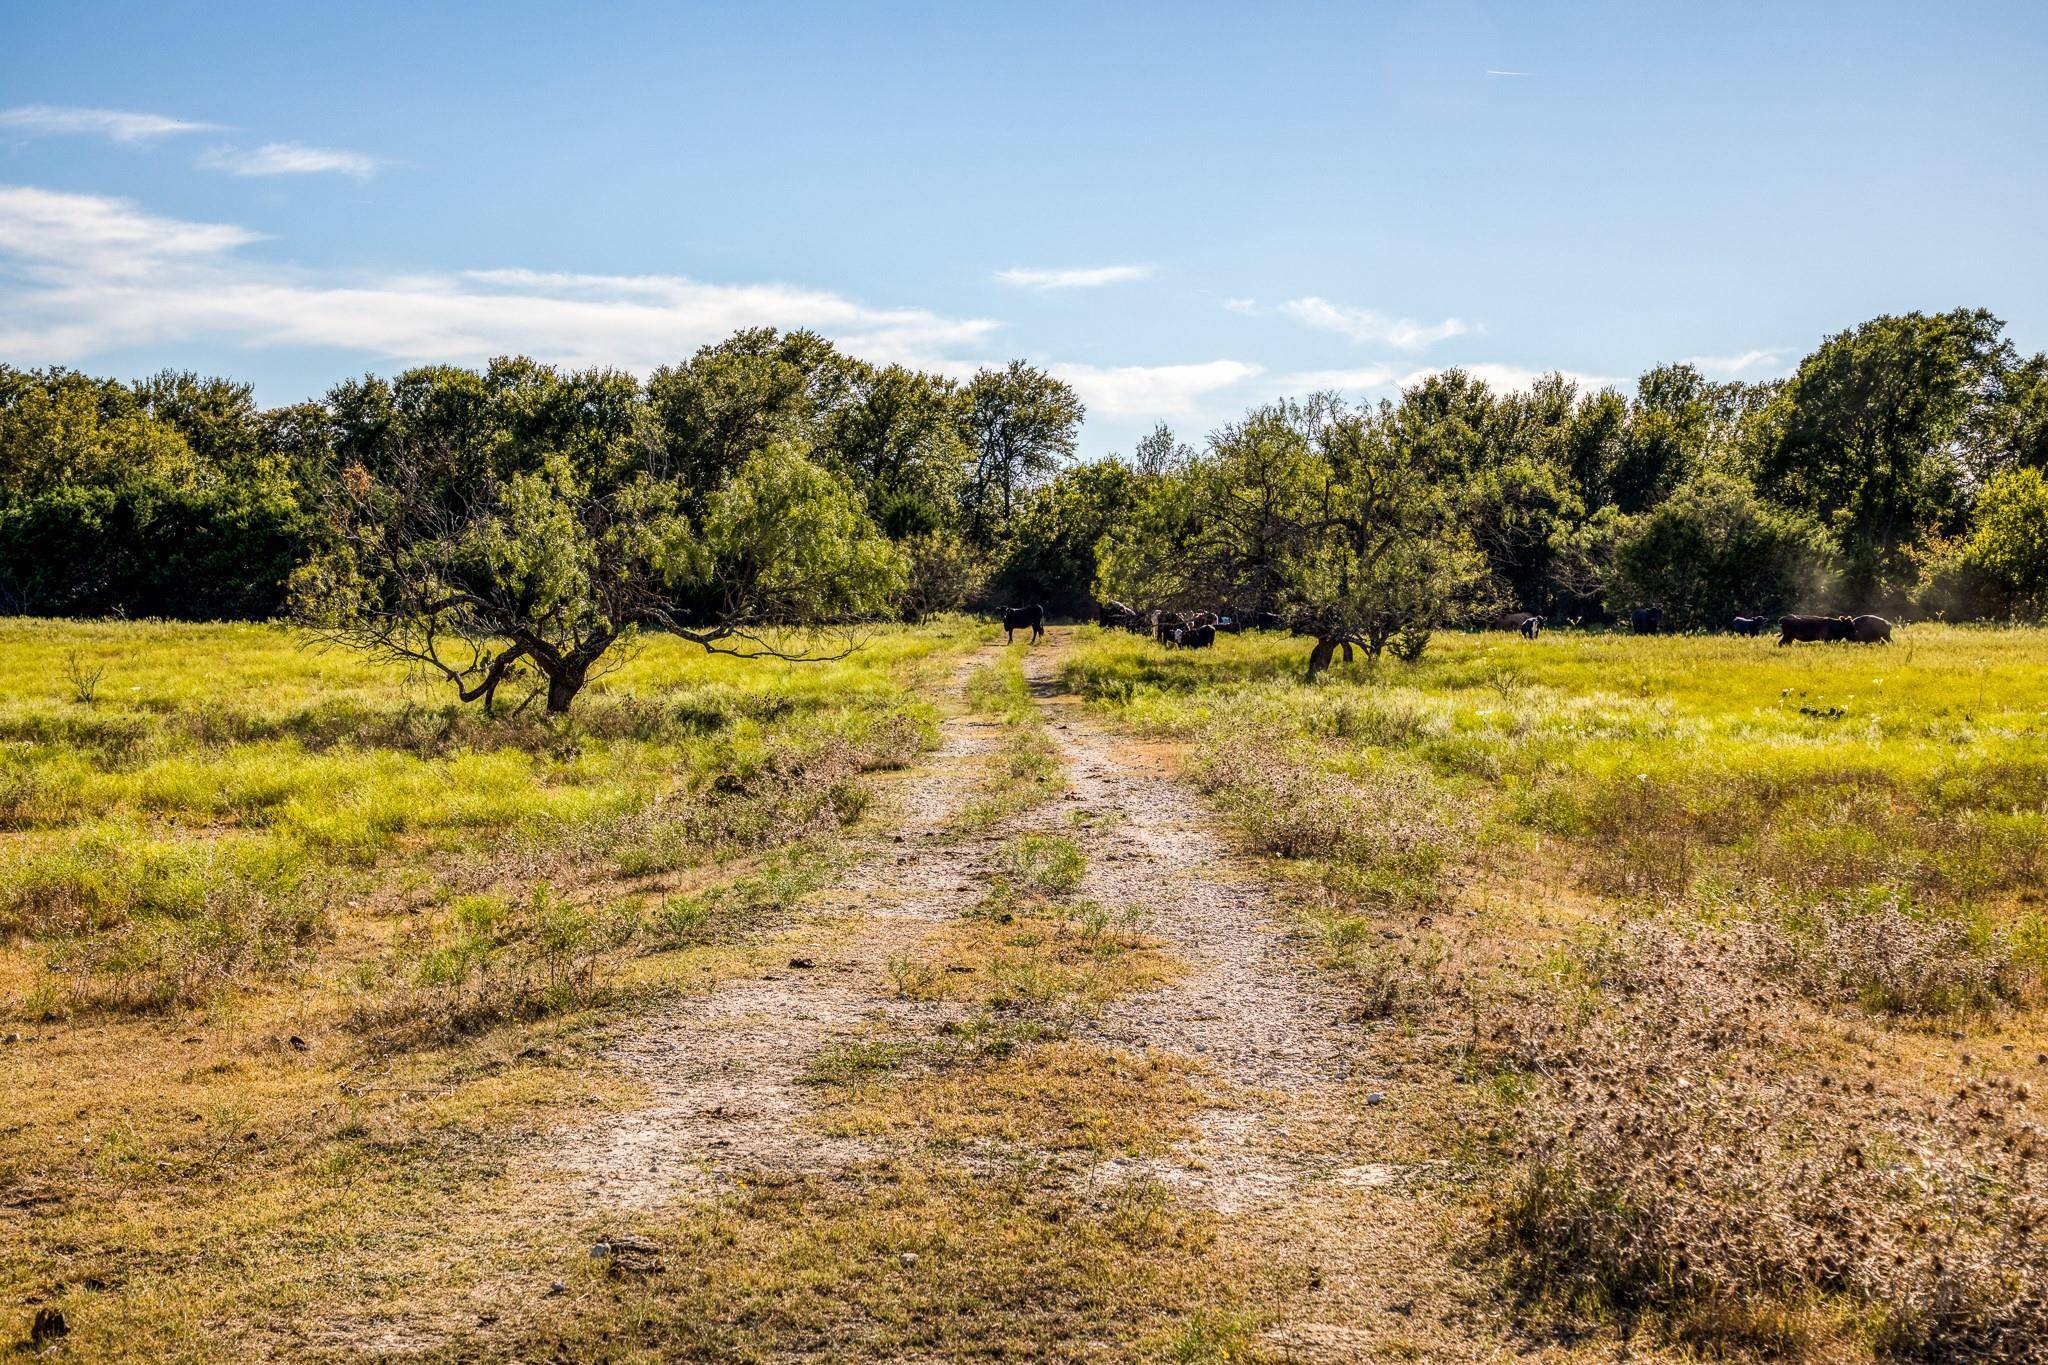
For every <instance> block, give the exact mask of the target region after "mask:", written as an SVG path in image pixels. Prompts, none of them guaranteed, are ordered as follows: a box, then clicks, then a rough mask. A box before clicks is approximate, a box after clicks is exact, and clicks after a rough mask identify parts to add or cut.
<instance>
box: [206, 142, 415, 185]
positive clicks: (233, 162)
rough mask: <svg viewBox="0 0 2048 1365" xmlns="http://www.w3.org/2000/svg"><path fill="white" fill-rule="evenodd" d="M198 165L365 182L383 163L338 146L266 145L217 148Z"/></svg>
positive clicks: (237, 172)
mask: <svg viewBox="0 0 2048 1365" xmlns="http://www.w3.org/2000/svg"><path fill="white" fill-rule="evenodd" d="M199 164H200V165H201V166H203V167H205V168H206V169H207V170H210V171H226V172H227V173H228V174H229V175H347V176H353V177H355V178H356V179H357V180H367V179H369V177H371V176H372V175H375V174H376V173H377V170H378V168H380V167H381V166H383V164H384V163H383V162H382V161H381V160H379V159H378V158H376V157H374V156H369V155H367V154H365V153H363V152H349V151H343V150H341V149H340V148H337V147H308V146H306V145H305V144H303V143H299V142H266V143H264V144H263V145H262V146H261V147H216V148H214V149H213V150H212V151H210V152H207V153H206V154H205V155H204V156H202V157H200V158H199Z"/></svg>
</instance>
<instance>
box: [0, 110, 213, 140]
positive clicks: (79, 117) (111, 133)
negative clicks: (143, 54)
mask: <svg viewBox="0 0 2048 1365" xmlns="http://www.w3.org/2000/svg"><path fill="white" fill-rule="evenodd" d="M0 130H12V131H14V132H17V133H23V134H26V135H28V136H30V137H56V136H67V135H71V136H75V135H85V136H90V137H103V138H107V139H109V140H110V141H113V142H152V141H154V140H156V139H157V138H163V137H177V136H180V135H182V134H186V133H215V132H219V131H221V127H220V125H219V124H217V123H197V122H194V121H193V120H191V119H181V118H171V117H170V116H168V115H166V114H139V113H133V112H130V111H129V110H126V109H79V108H73V107H71V106H68V105H61V104H23V105H17V106H15V107H14V108H12V109H0Z"/></svg>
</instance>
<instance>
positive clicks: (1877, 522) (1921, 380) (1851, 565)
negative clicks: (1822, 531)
mask: <svg viewBox="0 0 2048 1365" xmlns="http://www.w3.org/2000/svg"><path fill="white" fill-rule="evenodd" d="M2002 331H2003V324H2001V323H2000V322H1999V321H1998V319H1996V318H1994V317H1993V316H1991V314H1990V313H1988V312H1985V311H1984V310H1982V309H1957V310H1955V311H1954V312H1949V313H1936V314H1931V315H1930V314H1925V313H1907V314H1904V315H1902V316H1897V317H1893V316H1889V315H1888V316H1885V317H1880V318H1875V319H1873V320H1872V321H1870V322H1866V323H1864V324H1863V325H1862V326H1860V327H1857V328H1855V329H1853V330H1851V331H1847V332H1841V333H1838V334H1837V335H1835V336H1831V337H1829V338H1828V339H1827V340H1826V341H1825V342H1823V343H1822V344H1821V346H1820V349H1819V350H1817V351H1815V352H1814V353H1813V354H1812V355H1810V356H1808V357H1807V358H1806V359H1805V360H1804V361H1802V362H1801V363H1800V366H1799V370H1798V373H1797V374H1795V375H1794V376H1793V378H1792V380H1791V382H1790V383H1789V384H1788V385H1786V387H1785V388H1784V389H1783V391H1782V392H1781V393H1780V394H1779V395H1778V396H1777V399H1776V401H1775V402H1774V403H1773V404H1772V406H1771V408H1770V410H1769V411H1768V412H1767V413H1766V414H1765V419H1764V421H1763V423H1762V424H1761V425H1760V427H1759V436H1760V440H1759V442H1758V445H1759V449H1758V450H1757V452H1756V466H1757V474H1758V481H1759V483H1760V485H1761V486H1762V487H1763V489H1764V491H1765V492H1767V493H1769V494H1770V495H1771V496H1772V497H1774V498H1776V499H1777V500H1779V501H1780V502H1783V503H1785V504H1786V505H1788V506H1791V507H1794V508H1797V509H1799V510H1801V511H1804V512H1808V513H1811V514H1812V515H1814V516H1816V517H1818V518H1819V519H1820V520H1821V521H1822V522H1823V523H1824V524H1826V525H1827V526H1828V528H1829V530H1830V532H1831V533H1832V534H1833V536H1834V538H1835V544H1836V547H1837V550H1838V552H1839V555H1840V558H1841V562H1842V568H1843V578H1844V588H1845V590H1846V592H1847V593H1848V595H1849V597H1850V599H1851V601H1852V603H1853V604H1854V605H1857V606H1859V607H1860V606H1868V605H1875V604H1877V603H1879V602H1882V601H1885V600H1887V599H1889V598H1894V597H1896V596H1898V595H1899V594H1900V593H1901V592H1903V591H1904V590H1905V589H1906V588H1909V587H1910V586H1911V584H1912V581H1913V578H1914V575H1915V573H1916V569H1915V565H1914V559H1913V555H1914V551H1915V549H1916V547H1918V546H1920V545H1923V544H1925V543H1926V542H1927V541H1929V540H1930V539H1932V538H1934V537H1936V536H1939V535H1942V534H1950V533H1953V532H1954V531H1955V530H1957V529H1959V527H1960V523H1961V519H1962V514H1963V511H1964V507H1965V502H1966V498H1965V494H1966V489H1965V481H1964V471H1963V458H1962V457H1963V452H1964V451H1965V450H1966V449H1967V448H1968V447H1969V446H1970V445H1971V444H1972V442H1973V434H1974V433H1975V432H1976V431H1977V430H1978V428H1980V427H1981V425H1982V424H1983V422H1984V420H1985V419H1986V416H1987V413H1988V408H1989V404H1990V403H1991V401H1992V400H1993V399H1994V398H1995V396H1996V394H1997V392H1998V380H1999V378H2000V376H2001V375H2002V373H2003V372H2004V369H2005V367H2006V364H2007V363H2008V360H2009V350H2008V347H2007V346H2006V343H2005V342H2004V341H2003V340H2002V336H2001V334H2002Z"/></svg>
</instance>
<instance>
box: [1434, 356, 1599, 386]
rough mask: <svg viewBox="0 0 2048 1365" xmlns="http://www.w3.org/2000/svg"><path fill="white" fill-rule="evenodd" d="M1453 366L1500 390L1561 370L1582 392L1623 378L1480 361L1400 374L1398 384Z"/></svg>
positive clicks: (1533, 380) (1522, 384)
mask: <svg viewBox="0 0 2048 1365" xmlns="http://www.w3.org/2000/svg"><path fill="white" fill-rule="evenodd" d="M1453 369H1457V370H1463V371H1464V372H1465V373H1466V374H1469V375H1471V376H1472V377H1473V378H1474V379H1478V380H1483V381H1484V382H1485V384H1486V387H1488V388H1490V389H1496V390H1500V391H1502V392H1519V393H1527V392H1528V391H1529V390H1530V389H1532V388H1534V387H1535V385H1536V381H1537V380H1539V379H1546V378H1548V377H1549V376H1551V375H1553V374H1561V375H1563V376H1564V377H1565V378H1566V379H1569V380H1570V381H1571V382H1572V383H1574V384H1576V385H1578V386H1579V391H1580V392H1581V393H1598V392H1599V391H1600V390H1601V389H1610V388H1613V387H1615V386H1616V385H1618V384H1620V383H1621V382H1622V381H1621V380H1620V379H1618V378H1616V377H1614V376H1613V375H1604V374H1580V373H1579V372H1578V371H1576V370H1532V369H1529V368H1527V367H1526V366H1522V365H1500V364H1494V363H1490V362H1486V361H1481V362H1480V363H1478V364H1474V365H1445V366H1441V367H1439V368H1436V369H1428V370H1416V371H1415V372H1414V373H1412V374H1406V375H1403V376H1401V384H1400V386H1401V387H1402V388H1404V389H1406V388H1410V387H1412V386H1414V385H1416V384H1420V383H1421V382H1422V381H1423V380H1425V379H1427V378H1429V377H1430V376H1431V375H1433V374H1442V373H1444V371H1446V370H1453Z"/></svg>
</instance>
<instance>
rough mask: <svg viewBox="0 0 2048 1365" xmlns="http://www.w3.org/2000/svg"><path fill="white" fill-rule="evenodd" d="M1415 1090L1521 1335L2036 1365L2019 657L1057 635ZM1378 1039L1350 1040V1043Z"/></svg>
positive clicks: (1980, 639)
mask: <svg viewBox="0 0 2048 1365" xmlns="http://www.w3.org/2000/svg"><path fill="white" fill-rule="evenodd" d="M1091 635H1092V633H1091V632H1086V631H1084V632H1082V637H1083V642H1082V647H1081V648H1080V649H1079V650H1077V651H1076V653H1075V656H1074V658H1073V659H1072V661H1071V662H1070V663H1069V664H1068V666H1067V668H1066V670H1065V673H1064V677H1065V680H1066V681H1067V683H1068V685H1070V686H1072V687H1074V688H1075V689H1076V690H1078V691H1081V692H1082V693H1083V694H1084V695H1087V696H1089V697H1091V698H1092V699H1093V700H1094V701H1095V702H1096V703H1097V704H1098V705H1100V706H1103V707H1105V708H1107V709H1109V710H1110V711H1111V712H1112V713H1113V714H1115V715H1116V716H1118V717H1119V718H1120V719H1121V720H1122V722H1123V723H1124V724H1126V725H1128V726H1130V727H1131V728H1133V729H1135V730H1137V731H1139V732H1140V733H1144V734H1148V735H1153V736H1158V737H1161V738H1165V739H1168V740H1172V741H1176V742H1178V743H1180V744H1181V745H1183V746H1184V752H1185V755H1186V761H1187V763H1188V766H1189V767H1190V768H1191V770H1192V771H1193V772H1194V773H1195V774H1196V775H1197V776H1198V777H1199V778H1200V780H1201V781H1202V782H1203V785H1204V786H1205V788H1206V789H1207V790H1208V791H1209V792H1210V794H1211V795H1212V797H1213V798H1214V799H1215V801H1216V802H1217V805H1218V807H1219V809H1220V810H1221V811H1223V812H1224V813H1225V814H1227V815H1228V816H1230V817H1231V818H1232V820H1233V822H1234V823H1235V824H1236V825H1237V826H1238V827H1239V828H1240V830H1242V831H1243V833H1244V835H1245V837H1246V839H1247V841H1248V842H1249V843H1251V844H1252V845H1253V846H1254V847H1256V848H1259V849H1261V850H1264V851H1267V852H1270V853H1272V854H1274V855H1276V856H1277V858H1279V859H1280V860H1281V865H1280V868H1279V869H1278V870H1280V871H1282V872H1287V873H1292V874H1293V878H1292V879H1293V880H1295V881H1296V882H1297V883H1300V884H1302V885H1303V890H1302V892H1301V894H1298V895H1296V896H1295V897H1294V899H1295V902H1296V905H1297V908H1298V909H1299V911H1300V912H1301V914H1302V918H1303V923H1304V927H1305V928H1306V929H1308V930H1310V931H1311V932H1313V933H1314V934H1315V936H1316V938H1317V939H1318V941H1319V942H1320V943H1321V944H1322V946H1323V948H1324V957H1325V960H1326V962H1327V963H1328V965H1329V966H1330V967H1331V968H1332V969H1333V970H1338V971H1342V972H1344V973H1346V974H1347V975H1348V976H1349V977H1350V978H1351V979H1352V980H1353V981H1354V983H1355V984H1356V985H1357V987H1358V990H1359V995H1358V999H1359V1002H1360V1003H1359V1008H1358V1009H1357V1010H1356V1011H1355V1014H1356V1017H1357V1018H1359V1019H1360V1020H1363V1021H1378V1020H1388V1021H1391V1023H1392V1025H1393V1026H1394V1027H1396V1028H1398V1029H1400V1030H1401V1032H1400V1033H1399V1035H1398V1036H1399V1037H1400V1038H1402V1039H1404V1040H1405V1044H1404V1046H1406V1047H1407V1048H1408V1049H1409V1050H1410V1051H1411V1052H1412V1053H1413V1055H1414V1057H1415V1059H1416V1061H1417V1064H1418V1065H1425V1064H1426V1067H1427V1069H1431V1070H1438V1069H1451V1070H1455V1071H1457V1072H1458V1073H1460V1075H1461V1076H1462V1077H1463V1078H1465V1079H1466V1080H1468V1081H1470V1082H1473V1084H1471V1085H1469V1086H1468V1087H1466V1088H1465V1091H1464V1094H1465V1099H1464V1101H1463V1103H1462V1106H1456V1107H1455V1112H1456V1114H1457V1118H1456V1121H1454V1122H1446V1123H1445V1124H1443V1125H1441V1126H1440V1127H1439V1128H1438V1129H1437V1130H1436V1131H1434V1132H1433V1133H1431V1134H1428V1135H1426V1136H1427V1137H1428V1140H1429V1142H1430V1143H1431V1144H1433V1145H1434V1146H1435V1147H1436V1149H1437V1150H1439V1151H1449V1152H1455V1153H1458V1154H1459V1155H1460V1159H1461V1160H1463V1161H1464V1162H1465V1163H1467V1165H1468V1173H1469V1175H1470V1176H1471V1178H1472V1183H1471V1185H1470V1186H1469V1188H1470V1190H1471V1191H1472V1197H1471V1199H1470V1200H1469V1203H1468V1205H1467V1207H1466V1209H1465V1211H1464V1213H1463V1215H1462V1216H1461V1217H1460V1218H1459V1219H1458V1220H1456V1221H1454V1223H1453V1224H1452V1225H1451V1226H1450V1227H1449V1228H1448V1233H1447V1235H1448V1236H1449V1238H1450V1240H1451V1241H1452V1243H1453V1244H1455V1245H1459V1246H1462V1247H1463V1248H1465V1249H1466V1251H1468V1252H1469V1253H1470V1254H1471V1258H1472V1263H1473V1265H1474V1266H1475V1267H1476V1268H1479V1269H1481V1270H1482V1271H1484V1270H1487V1269H1490V1270H1491V1271H1492V1272H1493V1273H1494V1274H1495V1275H1497V1277H1498V1281H1499V1283H1500V1284H1501V1285H1502V1286H1503V1288H1504V1290H1505V1292H1506V1296H1507V1303H1508V1305H1509V1306H1508V1307H1507V1308H1506V1309H1505V1311H1507V1312H1510V1313H1512V1314H1514V1315H1515V1316H1516V1317H1518V1318H1523V1319H1530V1318H1533V1319H1534V1320H1536V1321H1544V1320H1549V1321H1552V1322H1556V1323H1560V1324H1562V1325H1565V1326H1568V1327H1569V1329H1570V1330H1572V1331H1574V1332H1592V1333H1595V1334H1599V1333H1611V1334H1614V1335H1616V1336H1620V1337H1625V1338H1631V1339H1635V1340H1642V1339H1643V1334H1644V1333H1648V1334H1650V1335H1651V1336H1653V1337H1655V1338H1657V1339H1661V1340H1662V1341H1664V1342H1666V1343H1668V1344H1670V1345H1671V1346H1673V1347H1675V1348H1676V1349H1678V1350H1681V1351H1684V1352H1697V1353H1701V1354H1708V1355H1719V1354H1730V1353H1733V1354H1737V1355H1759V1356H1781V1355H1795V1356H1806V1357H1809V1358H1814V1359H1840V1358H1870V1357H1880V1358H1914V1359H1964V1358H1983V1359H1999V1360H2004V1359H2011V1360H2019V1359H2031V1358H2037V1357H2038V1355H2039V1354H2040V1352H2041V1351H2042V1350H2043V1349H2048V1348H2044V1344H2043V1343H2044V1342H2048V1318H2044V1304H2048V1259H2044V1257H2043V1252H2042V1248H2043V1247H2044V1245H2048V1237H2044V1235H2043V1232H2044V1230H2048V1207H2044V1204H2043V1199H2044V1195H2043V1191H2048V1170H2044V1167H2043V1162H2044V1160H2048V1133H2044V1128H2043V1125H2044V1122H2048V1105H2044V1101H2043V1096H2042V1094H2041V1091H2040V1086H2041V1085H2042V1084H2043V1083H2044V1081H2048V1071H2043V1070H2042V1068H2043V1067H2044V1066H2048V1028H2044V1021H2043V1018H2042V1013H2041V1012H2042V1010H2043V1008H2044V1006H2048V992H2044V981H2048V922H2044V919H2043V916H2042V913H2041V905H2042V895H2043V882H2044V878H2048V763H2044V760H2043V758H2042V755H2043V754H2044V753H2048V722H2044V717H2048V634H2044V633H2042V632H2039V631H2012V632H1984V631H1965V630H1953V629H1947V628H1942V627H1926V628H1916V629H1915V630H1914V631H1913V632H1911V634H1910V637H1909V638H1908V640H1907V641H1906V642H1905V643H1906V644H1908V645H1910V647H1909V648H1895V649H1894V650H1892V651H1889V652H1885V653H1882V654H1880V653H1876V652H1873V651H1869V650H1863V651H1851V650H1834V651H1819V650H1814V651H1806V652H1803V653H1802V652H1797V651H1789V650H1788V651H1776V652H1774V651H1772V650H1770V649H1768V648H1766V649H1756V648H1752V647H1750V644H1749V643H1748V642H1739V641H1730V640H1716V639H1656V640H1631V639H1627V638H1621V637H1612V636H1598V635H1573V634H1561V635H1558V636H1556V637H1552V636H1548V635H1546V636H1545V637H1544V639H1543V640H1542V641H1540V642H1524V643H1521V644H1508V643H1504V642H1503V641H1502V640H1501V639H1499V638H1498V637H1493V636H1458V635H1451V636H1445V637H1440V638H1439V640H1438V641H1437V642H1436V644H1435V645H1434V646H1433V647H1432V650H1431V652H1430V654H1429V655H1427V656H1425V658H1424V659H1423V660H1422V662H1420V663H1418V664H1415V665H1412V666H1411V665H1400V664H1394V663H1387V664H1383V665H1381V666H1380V667H1379V668H1378V669H1369V668H1363V667H1361V668H1358V669H1355V670H1342V669H1340V670H1337V676H1336V677H1334V678H1333V679H1331V680H1330V681H1329V682H1328V683H1327V684H1325V685H1323V686H1318V687H1307V686H1303V685H1302V684H1300V683H1299V682H1298V681H1295V680H1293V679H1292V678H1291V677H1290V676H1289V674H1290V673H1291V671H1292V670H1291V668H1290V667H1289V665H1290V664H1291V663H1292V662H1293V660H1292V658H1291V654H1290V651H1296V650H1297V649H1298V647H1297V646H1296V645H1294V643H1293V642H1289V641H1284V640H1279V639H1272V638H1268V639H1254V638H1249V637H1247V638H1244V639H1239V640H1227V641H1219V642H1218V644H1217V647H1216V648H1215V649H1214V650H1213V651H1204V652H1203V653H1202V654H1201V655H1200V656H1196V655H1193V654H1190V653H1188V652H1184V651H1183V652H1174V653H1167V652H1163V651H1159V650H1157V649H1154V648H1152V647H1150V646H1147V645H1145V644H1143V643H1139V642H1131V641H1127V640H1122V639H1118V638H1115V637H1107V636H1104V637H1096V638H1090V637H1091ZM1375 1026H1376V1027H1384V1025H1375Z"/></svg>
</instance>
